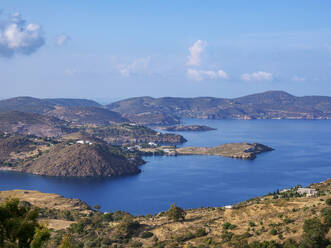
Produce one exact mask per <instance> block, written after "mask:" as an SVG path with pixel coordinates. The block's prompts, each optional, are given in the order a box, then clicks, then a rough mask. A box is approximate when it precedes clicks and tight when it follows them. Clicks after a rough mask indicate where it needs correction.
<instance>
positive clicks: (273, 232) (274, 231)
mask: <svg viewBox="0 0 331 248" xmlns="http://www.w3.org/2000/svg"><path fill="white" fill-rule="evenodd" d="M269 233H270V234H271V235H277V234H278V232H277V230H276V229H275V228H272V229H271V230H270V231H269Z"/></svg>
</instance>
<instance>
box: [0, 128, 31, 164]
mask: <svg viewBox="0 0 331 248" xmlns="http://www.w3.org/2000/svg"><path fill="white" fill-rule="evenodd" d="M32 146H33V142H32V140H31V139H29V138H27V137H25V136H22V135H16V136H10V137H7V135H5V134H3V133H2V134H0V166H3V165H6V166H8V165H11V164H12V163H14V161H13V160H14V159H11V158H12V155H13V154H14V153H15V154H18V153H21V152H28V151H31V150H33V149H34V148H33V147H32Z"/></svg>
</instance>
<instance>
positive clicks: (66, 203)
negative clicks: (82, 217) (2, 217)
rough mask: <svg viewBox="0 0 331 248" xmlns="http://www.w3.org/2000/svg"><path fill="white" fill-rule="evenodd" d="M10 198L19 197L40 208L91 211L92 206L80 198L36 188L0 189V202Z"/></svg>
mask: <svg viewBox="0 0 331 248" xmlns="http://www.w3.org/2000/svg"><path fill="white" fill-rule="evenodd" d="M8 198H18V199H20V200H21V201H26V202H29V203H30V204H32V205H33V206H35V207H38V208H50V209H57V210H74V211H80V212H85V213H89V212H90V211H91V210H90V207H89V206H88V205H87V204H86V203H84V202H83V201H81V200H79V199H70V198H65V197H63V196H60V195H58V194H50V193H42V192H40V191H36V190H20V189H17V190H8V191H0V202H4V201H5V200H6V199H8Z"/></svg>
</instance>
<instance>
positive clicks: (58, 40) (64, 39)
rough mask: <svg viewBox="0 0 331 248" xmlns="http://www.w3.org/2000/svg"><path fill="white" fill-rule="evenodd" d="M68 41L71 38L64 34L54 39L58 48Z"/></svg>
mask: <svg viewBox="0 0 331 248" xmlns="http://www.w3.org/2000/svg"><path fill="white" fill-rule="evenodd" d="M70 40H71V37H70V36H69V35H66V34H60V35H58V36H56V38H55V42H56V45H58V46H62V45H64V44H66V43H68V42H69V41H70Z"/></svg>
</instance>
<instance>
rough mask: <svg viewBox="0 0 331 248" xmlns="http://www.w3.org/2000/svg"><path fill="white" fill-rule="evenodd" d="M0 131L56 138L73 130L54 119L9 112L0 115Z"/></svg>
mask: <svg viewBox="0 0 331 248" xmlns="http://www.w3.org/2000/svg"><path fill="white" fill-rule="evenodd" d="M0 131H1V132H7V133H19V134H25V135H28V134H32V135H36V136H47V137H56V136H61V135H63V134H65V133H70V132H72V131H73V130H72V129H71V128H70V126H69V123H68V122H65V121H62V120H59V119H57V118H55V117H49V116H44V115H40V114H34V113H27V112H18V111H11V112H5V113H0Z"/></svg>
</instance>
